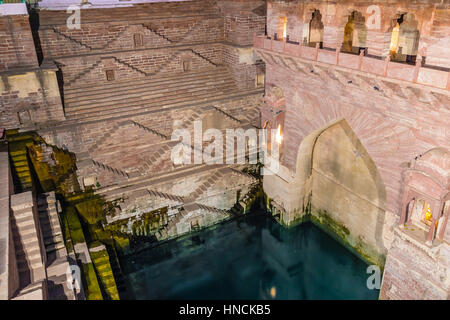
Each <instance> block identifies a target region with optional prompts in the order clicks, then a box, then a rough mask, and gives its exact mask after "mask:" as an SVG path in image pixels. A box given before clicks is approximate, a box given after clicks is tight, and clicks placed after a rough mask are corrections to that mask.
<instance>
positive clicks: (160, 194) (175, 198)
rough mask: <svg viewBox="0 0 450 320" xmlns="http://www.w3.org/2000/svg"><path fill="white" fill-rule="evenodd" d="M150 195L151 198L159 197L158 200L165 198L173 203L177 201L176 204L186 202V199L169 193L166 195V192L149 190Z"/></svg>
mask: <svg viewBox="0 0 450 320" xmlns="http://www.w3.org/2000/svg"><path fill="white" fill-rule="evenodd" d="M148 193H149V194H150V195H151V196H154V197H158V198H163V199H168V200H172V201H175V202H180V203H184V201H185V199H184V198H183V197H180V196H176V195H173V194H169V193H165V192H159V191H155V190H148Z"/></svg>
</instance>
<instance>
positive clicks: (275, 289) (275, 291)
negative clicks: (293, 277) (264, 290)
mask: <svg viewBox="0 0 450 320" xmlns="http://www.w3.org/2000/svg"><path fill="white" fill-rule="evenodd" d="M270 296H271V297H272V298H275V297H276V296H277V288H275V287H272V288H270Z"/></svg>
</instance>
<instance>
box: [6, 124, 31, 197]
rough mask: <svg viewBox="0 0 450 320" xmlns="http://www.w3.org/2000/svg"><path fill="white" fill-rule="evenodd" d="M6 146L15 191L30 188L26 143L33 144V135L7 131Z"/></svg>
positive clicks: (18, 191)
mask: <svg viewBox="0 0 450 320" xmlns="http://www.w3.org/2000/svg"><path fill="white" fill-rule="evenodd" d="M7 135H8V141H9V144H8V147H9V155H10V160H11V170H12V172H13V179H14V187H15V191H16V193H20V192H24V191H28V190H31V189H32V183H31V171H30V165H29V162H28V155H27V153H28V149H27V145H31V144H33V136H32V135H29V134H21V133H18V132H16V133H14V132H12V133H7Z"/></svg>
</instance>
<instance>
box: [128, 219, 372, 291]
mask: <svg viewBox="0 0 450 320" xmlns="http://www.w3.org/2000/svg"><path fill="white" fill-rule="evenodd" d="M123 260H124V261H122V267H123V272H124V275H125V278H126V282H127V287H128V290H127V291H129V293H130V294H131V296H132V297H133V298H135V299H377V298H378V294H379V291H378V290H369V289H367V287H366V280H367V277H368V276H369V275H368V274H367V273H366V268H367V265H366V264H365V263H364V262H363V261H361V260H360V259H358V258H357V257H356V256H354V255H353V254H352V253H351V252H349V251H348V250H347V249H345V248H344V247H343V246H341V245H340V244H339V243H337V242H336V241H335V240H334V239H332V238H331V237H330V236H328V235H327V234H325V233H324V232H322V231H321V230H320V229H318V228H317V227H315V226H314V225H312V224H310V223H306V224H302V225H300V226H297V227H295V228H291V229H285V228H283V227H282V226H280V225H279V224H278V223H277V222H276V221H274V220H273V219H272V217H270V216H267V215H264V214H261V213H254V214H251V215H248V216H246V217H242V218H240V219H238V220H234V221H231V222H228V223H224V224H222V225H220V226H218V227H216V228H213V229H209V230H205V231H202V232H200V233H197V234H196V235H193V236H188V237H184V238H181V239H177V240H173V241H170V242H168V243H165V244H163V245H160V246H158V247H156V248H152V249H148V250H146V251H142V252H139V253H136V254H134V255H130V256H127V257H126V258H124V259H123Z"/></svg>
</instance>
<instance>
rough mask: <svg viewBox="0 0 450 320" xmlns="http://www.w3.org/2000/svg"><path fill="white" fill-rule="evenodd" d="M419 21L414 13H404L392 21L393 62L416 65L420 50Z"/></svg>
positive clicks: (391, 47)
mask: <svg viewBox="0 0 450 320" xmlns="http://www.w3.org/2000/svg"><path fill="white" fill-rule="evenodd" d="M418 25H419V23H418V21H417V20H416V17H415V15H414V14H412V13H402V14H399V15H397V17H396V18H395V19H394V20H393V21H392V27H391V41H390V45H389V53H390V55H391V61H397V62H406V63H409V64H415V63H416V58H417V53H418V49H419V40H420V32H419V29H418Z"/></svg>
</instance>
